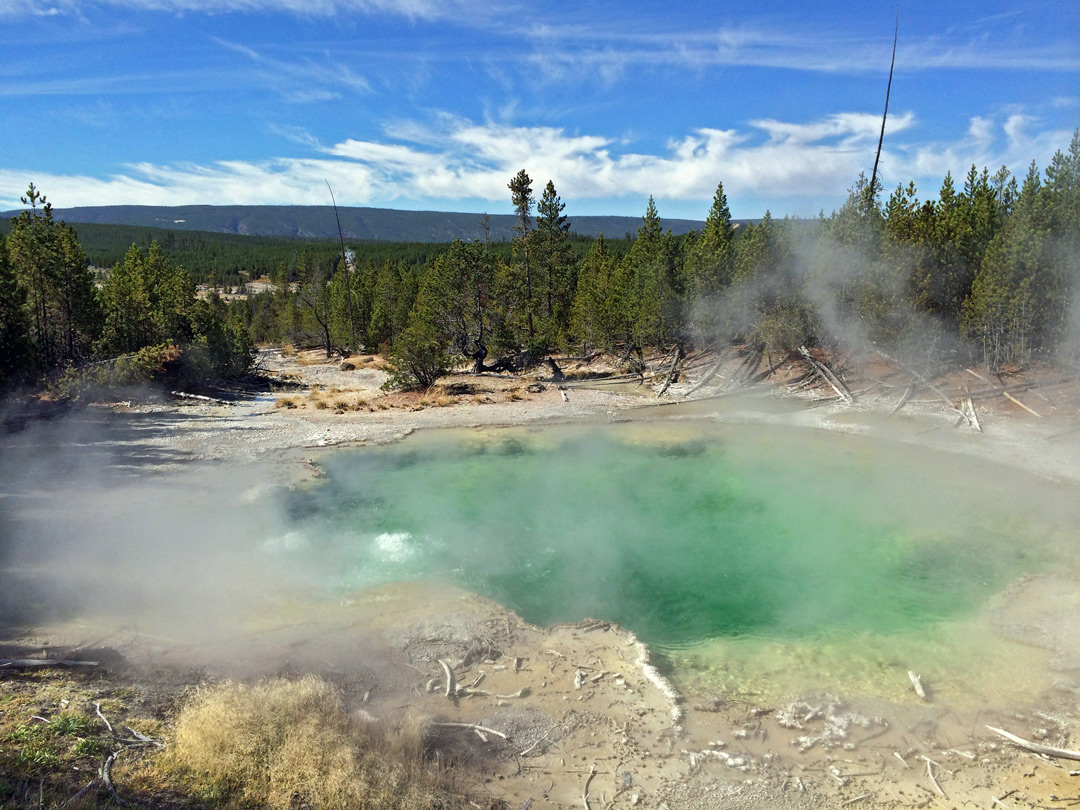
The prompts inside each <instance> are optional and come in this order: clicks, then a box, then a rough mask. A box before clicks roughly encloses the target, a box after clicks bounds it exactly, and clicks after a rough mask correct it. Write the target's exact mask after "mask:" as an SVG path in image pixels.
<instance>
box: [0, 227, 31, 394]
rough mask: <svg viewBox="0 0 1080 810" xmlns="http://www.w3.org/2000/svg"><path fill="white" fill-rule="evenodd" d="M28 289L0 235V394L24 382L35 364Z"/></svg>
mask: <svg viewBox="0 0 1080 810" xmlns="http://www.w3.org/2000/svg"><path fill="white" fill-rule="evenodd" d="M25 306H26V290H24V289H22V287H20V286H19V283H18V281H17V280H16V278H15V273H14V272H12V270H11V265H10V264H9V262H8V257H7V243H6V240H5V239H2V238H0V346H3V350H2V351H0V393H3V392H4V391H7V390H8V389H10V388H12V387H14V386H16V385H18V384H19V383H21V382H24V381H25V380H26V379H27V376H28V375H29V373H30V371H31V369H32V368H33V365H34V357H33V344H32V343H31V341H30V321H29V319H28V318H27V316H26V309H25Z"/></svg>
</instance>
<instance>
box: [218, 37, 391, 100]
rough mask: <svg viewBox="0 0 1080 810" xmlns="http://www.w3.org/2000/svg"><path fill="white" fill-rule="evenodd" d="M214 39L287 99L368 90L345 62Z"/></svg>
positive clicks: (324, 96)
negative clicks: (282, 53)
mask: <svg viewBox="0 0 1080 810" xmlns="http://www.w3.org/2000/svg"><path fill="white" fill-rule="evenodd" d="M213 40H214V42H216V43H218V44H219V45H221V46H222V47H224V48H226V49H228V50H231V51H234V52H235V53H238V54H240V55H241V56H244V57H246V58H247V59H248V60H250V61H251V62H253V63H254V64H255V65H256V66H257V68H258V70H259V71H260V72H261V74H262V76H263V78H264V80H265V82H266V84H267V85H268V86H271V87H275V88H278V91H279V92H280V93H281V95H282V96H284V97H285V98H286V99H287V100H289V101H294V102H301V103H303V102H310V101H328V100H332V99H336V98H340V97H341V93H340V90H348V91H351V92H354V93H370V92H371V85H370V84H369V83H368V81H367V79H365V78H364V77H362V76H358V75H356V73H354V72H353V71H352V70H351V69H349V67H347V66H346V65H343V64H340V63H337V62H334V61H333V60H330V59H329V57H328V58H327V62H326V63H319V62H316V61H315V60H313V59H311V58H309V57H304V58H296V59H282V58H278V57H275V56H268V55H267V54H265V53H263V52H262V51H258V50H256V49H254V48H251V47H249V46H247V45H244V44H242V43H239V42H232V41H230V40H225V39H221V38H219V37H213Z"/></svg>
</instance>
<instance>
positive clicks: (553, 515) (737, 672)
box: [264, 424, 1078, 695]
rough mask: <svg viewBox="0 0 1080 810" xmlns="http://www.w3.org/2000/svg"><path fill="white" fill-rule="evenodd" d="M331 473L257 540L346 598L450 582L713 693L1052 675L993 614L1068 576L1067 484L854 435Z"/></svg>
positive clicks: (504, 434)
mask: <svg viewBox="0 0 1080 810" xmlns="http://www.w3.org/2000/svg"><path fill="white" fill-rule="evenodd" d="M325 466H326V470H327V473H328V476H327V478H326V479H324V480H323V481H322V482H321V483H320V484H319V485H317V486H315V487H313V488H310V489H307V490H303V491H299V492H296V493H294V494H293V495H292V496H291V497H292V500H291V502H290V504H289V508H288V516H289V525H288V526H287V528H286V530H285V531H283V532H282V533H281V534H280V535H278V536H274V537H271V538H268V539H267V540H266V542H265V544H264V551H265V552H266V554H267V555H268V556H270V557H272V558H275V559H277V560H278V561H279V562H280V564H282V565H285V566H288V568H290V569H291V570H293V571H298V572H302V573H303V574H305V575H306V576H308V577H309V578H310V579H311V580H313V581H315V582H318V583H319V584H320V585H321V586H325V587H326V588H329V589H333V590H338V591H347V590H355V589H357V588H363V587H367V586H372V585H377V584H382V583H385V582H392V581H403V580H414V579H438V580H449V581H452V582H454V583H456V584H459V585H462V586H464V587H466V588H469V589H471V590H474V591H476V592H478V593H481V594H484V595H485V596H488V597H490V598H492V599H495V600H497V601H499V602H501V603H503V604H506V605H508V606H510V607H512V608H513V609H515V610H516V611H518V612H519V613H520V614H521V615H522V616H523V617H524V618H525V619H527V620H529V621H531V622H534V623H537V624H550V623H554V622H572V621H578V620H581V619H584V618H586V617H594V618H602V619H607V620H614V621H618V622H620V623H622V624H623V625H625V626H626V627H628V628H629V629H631V630H633V631H634V632H635V633H636V634H637V635H638V636H639V637H641V638H642V639H643V640H645V641H646V642H648V643H649V644H650V646H651V647H652V648H653V649H655V650H657V651H659V652H661V653H662V654H663V655H664V657H665V660H666V661H667V663H668V665H669V666H670V667H671V668H672V669H673V670H674V673H675V675H676V678H677V680H681V681H682V683H683V685H684V687H686V686H690V687H691V688H694V689H700V690H701V691H703V692H707V691H709V690H713V689H725V690H735V691H739V692H745V693H754V694H758V695H762V694H768V693H769V692H770V691H778V692H779V691H785V690H790V689H796V688H801V687H803V686H806V685H821V686H831V687H844V688H848V689H854V690H863V691H869V692H875V693H891V692H895V691H897V690H902V689H907V688H909V687H908V684H907V683H906V678H898V677H897V672H901V673H906V670H907V669H908V668H921V669H922V671H924V672H928V673H930V677H931V678H933V679H934V680H935V681H936V684H937V688H938V689H939V690H941V691H950V690H951V691H954V692H957V693H968V694H974V693H976V692H979V690H978V689H974V688H972V687H971V681H972V680H973V679H979V680H981V681H985V680H986V679H987V678H990V679H991V680H993V681H994V683H995V684H996V686H994V687H993V691H995V692H998V693H1001V694H1003V695H1007V694H1011V693H1021V692H1024V691H1025V690H1029V689H1031V688H1033V687H1032V683H1033V681H1032V679H1035V680H1039V678H1040V677H1042V674H1043V673H1044V670H1045V661H1044V660H1043V659H1042V658H1041V657H1040V656H1039V655H1038V654H1033V653H1031V651H1030V650H1026V649H1020V648H1019V647H1018V645H1013V644H1009V643H1006V642H1004V641H1003V640H1001V639H1000V638H998V637H997V636H996V635H995V634H994V633H992V632H991V631H990V629H989V628H988V626H987V624H986V622H985V620H984V618H983V615H984V608H985V606H986V605H987V603H988V601H990V600H992V599H993V597H994V596H995V595H996V594H998V593H1000V592H1001V591H1002V590H1003V589H1005V588H1006V587H1007V586H1008V585H1009V584H1010V583H1013V582H1015V581H1016V580H1017V579H1018V578H1019V577H1020V576H1022V575H1024V574H1037V573H1041V572H1045V571H1050V570H1053V571H1056V572H1059V573H1060V572H1068V573H1073V572H1075V571H1076V569H1077V567H1078V566H1077V555H1076V552H1075V551H1074V548H1073V547H1074V546H1075V543H1074V542H1073V541H1072V538H1071V534H1072V531H1073V529H1074V527H1075V526H1076V525H1077V522H1078V520H1077V515H1076V512H1075V510H1076V507H1074V506H1073V505H1072V504H1074V503H1075V502H1076V499H1075V493H1074V492H1072V491H1071V490H1069V488H1067V487H1058V486H1057V485H1053V484H1050V483H1048V482H1045V481H1037V480H1034V479H1031V478H1027V477H1025V476H1023V475H1021V474H1018V473H1016V472H1014V471H1012V470H1007V469H1003V468H998V467H995V466H994V465H991V464H986V463H984V462H977V461H973V460H971V459H970V458H962V457H957V456H952V455H948V454H944V453H937V452H933V451H931V450H928V449H926V448H920V447H913V446H908V445H903V444H900V443H893V442H885V441H880V440H871V439H867V438H862V437H850V436H838V435H833V434H827V433H821V432H815V431H809V430H793V429H785V428H778V427H755V426H727V427H724V426H715V425H703V424H693V425H680V424H659V425H648V424H645V425H643V424H622V425H611V426H595V425H593V426H573V427H566V426H564V427H558V428H545V429H541V430H518V429H515V430H505V431H487V432H484V433H476V432H468V431H455V432H448V433H440V434H436V435H425V436H422V437H415V438H412V439H409V440H408V441H406V442H403V443H401V444H398V445H394V446H388V447H380V448H366V449H360V450H355V451H343V452H341V453H338V454H336V455H334V456H332V457H330V458H328V459H327V461H326V465H325ZM995 673H996V674H995ZM986 688H990V687H986V685H985V684H983V692H980V694H983V695H985V689H986Z"/></svg>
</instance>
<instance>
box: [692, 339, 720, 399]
mask: <svg viewBox="0 0 1080 810" xmlns="http://www.w3.org/2000/svg"><path fill="white" fill-rule="evenodd" d="M726 355H727V352H726V351H725V352H721V353H720V356H719V357H718V358H716V362H715V363H713V366H712V368H710V369H709V370H708V371H706V372H705V376H704V377H702V378H701V379H700V380H698V381H697V382H696V383H694V387H693V388H691V389H690V390H689V391H687V392H686V393H685V394H683V399H686V398H687V397H688V396H690V395H691V394H693V393H694V392H695V391H697V390H698V389H699V388H704V387H705V386H706V385H708V384H709V380H711V379H712V378H713V377H715V376H716V372H718V371H719V370H720V366H721V365H723V362H724V358H725V356H726Z"/></svg>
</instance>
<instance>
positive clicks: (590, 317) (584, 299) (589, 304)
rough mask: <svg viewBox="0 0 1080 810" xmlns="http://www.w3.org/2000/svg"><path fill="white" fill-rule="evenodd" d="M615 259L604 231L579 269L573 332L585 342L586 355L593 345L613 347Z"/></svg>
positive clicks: (574, 304) (576, 337) (583, 349)
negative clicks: (608, 247)
mask: <svg viewBox="0 0 1080 810" xmlns="http://www.w3.org/2000/svg"><path fill="white" fill-rule="evenodd" d="M613 265H614V262H613V261H612V258H611V255H610V254H609V252H608V249H607V242H605V241H604V234H602V233H601V234H600V236H599V237H598V238H597V240H596V241H595V242H593V245H592V247H591V248H590V249H589V253H588V255H587V256H586V257H585V260H584V261H583V262H582V263H581V268H580V270H579V271H578V283H577V288H576V290H575V293H574V303H573V307H572V309H573V320H572V331H573V334H574V337H575V339H576V340H579V341H581V343H582V349H581V351H582V354H585V353H587V351H588V349H589V347H603V348H606V349H610V348H612V346H613V344H614V341H615V326H614V324H613V323H612V307H613V305H615V304H616V300H615V298H614V296H613V286H614V284H613V276H614V267H613Z"/></svg>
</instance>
